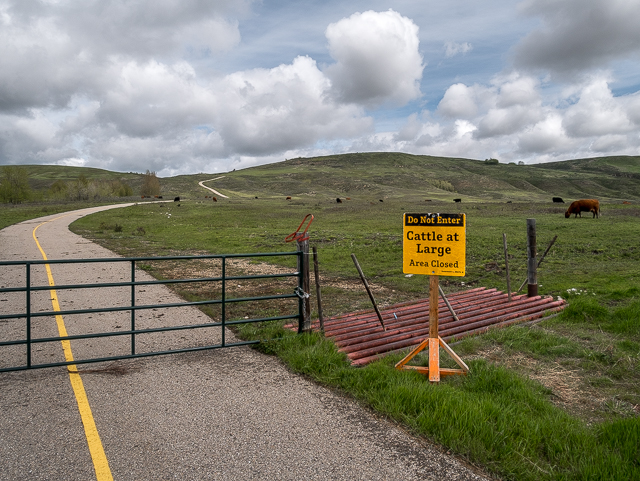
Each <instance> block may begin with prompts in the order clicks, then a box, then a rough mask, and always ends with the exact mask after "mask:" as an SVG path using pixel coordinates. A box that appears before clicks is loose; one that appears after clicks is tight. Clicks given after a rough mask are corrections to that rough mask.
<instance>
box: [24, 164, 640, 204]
mask: <svg viewBox="0 0 640 481" xmlns="http://www.w3.org/2000/svg"><path fill="white" fill-rule="evenodd" d="M26 167H27V168H28V169H29V177H30V182H31V184H32V187H33V188H34V189H38V190H40V189H46V188H48V187H49V186H50V185H51V184H53V182H55V181H56V180H60V179H61V180H72V179H75V178H77V177H78V176H79V175H80V174H83V175H84V176H85V177H87V178H91V179H93V178H98V179H109V180H111V179H122V180H124V181H126V182H128V183H129V184H130V185H131V187H132V188H133V189H134V192H136V193H137V191H138V189H139V186H140V183H141V180H140V179H141V174H134V173H116V172H110V171H107V170H101V169H93V168H83V167H64V166H35V165H32V166H26ZM219 177H221V178H219ZM211 179H217V180H215V181H211V182H208V183H207V185H209V186H210V187H213V188H215V189H216V190H219V191H220V192H223V193H225V195H228V196H229V197H231V198H232V199H242V198H254V197H261V198H265V197H281V196H291V197H293V198H294V200H295V199H296V198H306V199H313V198H318V199H320V198H337V197H342V198H344V197H350V198H352V199H354V200H356V199H359V200H370V201H379V200H384V199H393V198H400V197H403V198H409V199H414V200H427V199H431V200H434V201H437V200H440V201H451V200H453V199H454V198H460V199H462V201H463V202H507V201H512V202H527V201H534V202H550V201H551V197H556V196H557V197H562V198H564V199H565V200H567V201H569V200H574V199H577V198H591V197H596V198H599V199H601V200H604V201H609V202H618V201H619V202H622V201H625V200H626V201H633V202H638V201H640V157H602V158H593V159H580V160H567V161H563V162H553V163H546V164H536V165H516V164H493V163H490V162H486V161H479V160H472V159H461V158H446V157H431V156H423V155H410V154H403V153H387V152H379V153H356V154H343V155H331V156H325V157H313V158H297V159H290V160H286V161H284V162H279V163H275V164H269V165H263V166H258V167H252V168H248V169H243V170H238V171H233V172H227V173H221V174H195V175H182V176H176V177H170V178H162V179H161V185H162V193H163V194H164V195H165V196H168V197H170V196H178V195H179V196H183V197H185V198H202V197H204V195H206V194H208V192H207V191H205V190H203V189H202V188H201V187H200V186H198V182H200V181H209V180H211Z"/></svg>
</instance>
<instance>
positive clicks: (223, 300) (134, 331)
mask: <svg viewBox="0 0 640 481" xmlns="http://www.w3.org/2000/svg"><path fill="white" fill-rule="evenodd" d="M301 255H302V253H301V252H299V251H296V252H269V253H254V254H215V255H214V254H212V255H199V256H164V257H129V258H123V257H117V258H99V259H52V260H33V261H0V269H3V268H6V267H10V266H24V267H25V269H26V272H25V274H26V285H25V286H24V287H2V288H0V294H9V293H20V292H24V293H26V296H25V297H26V300H25V310H24V312H17V313H12V314H0V321H4V323H5V325H6V322H8V320H9V319H25V320H26V322H25V327H26V329H25V330H26V336H25V337H26V338H25V339H13V340H2V339H0V348H2V347H7V346H16V345H25V346H26V353H25V355H26V364H25V365H21V366H9V367H0V372H7V371H19V370H26V369H35V368H44V367H55V366H69V365H75V364H86V363H95V362H105V361H115V360H122V359H132V358H141V357H149V356H157V355H163V354H173V353H184V352H193V351H202V350H210V349H220V348H227V347H235V346H244V345H251V344H256V343H259V342H261V341H259V340H257V341H241V342H234V343H227V342H226V339H225V333H224V330H225V328H226V327H228V326H234V325H241V324H250V323H259V322H270V321H278V320H292V319H297V320H298V323H299V325H301V323H302V321H303V313H302V309H301V303H300V302H298V303H297V311H298V312H297V313H296V314H287V315H282V316H275V317H262V318H253V319H247V318H245V319H241V320H227V318H226V305H227V304H234V303H240V302H255V301H258V302H259V301H269V300H277V299H283V300H284V299H297V300H298V301H300V294H299V289H300V286H301V285H302V273H301V271H300V269H297V270H295V271H294V272H288V273H280V274H263V275H235V276H226V261H227V259H238V258H253V257H285V256H289V257H296V258H298V259H299V258H300V256H301ZM209 259H219V260H220V261H221V272H222V275H221V276H218V277H199V278H189V279H162V280H142V281H140V280H136V279H135V273H136V263H140V262H162V261H184V260H197V261H200V260H209ZM123 262H124V263H130V264H131V280H130V281H123V282H105V283H91V284H61V285H47V286H44V285H42V286H32V285H31V274H32V269H31V268H32V266H40V265H55V264H93V263H123ZM299 264H300V262H299V260H298V265H299ZM290 277H296V278H297V286H296V287H295V289H293V292H292V293H290V294H279V295H268V296H251V297H234V298H227V297H226V291H227V287H226V284H227V282H229V281H241V280H256V279H258V280H259V279H284V278H290ZM205 282H209V283H211V282H216V283H221V287H220V291H221V293H220V298H218V299H208V300H204V301H187V302H172V303H165V304H144V305H136V303H135V297H136V291H135V289H136V287H140V286H153V285H168V284H188V283H191V284H193V283H205ZM113 287H127V288H129V289H130V304H129V305H127V306H115V307H105V308H91V309H75V310H52V311H38V312H32V306H31V293H33V292H40V291H51V290H55V291H65V290H72V289H101V288H113ZM208 305H211V306H213V305H219V306H221V321H220V322H208V323H204V324H190V325H180V326H168V327H153V328H145V329H138V328H136V327H135V321H136V319H135V314H136V312H138V311H144V310H149V309H158V308H162V309H167V308H179V307H189V306H191V307H198V306H208ZM122 311H129V312H130V313H131V327H130V328H129V329H128V330H118V331H109V332H98V333H91V334H74V335H66V336H54V337H40V338H32V332H31V331H32V327H31V320H32V319H33V318H38V317H53V316H69V315H81V314H93V313H107V312H122ZM203 328H220V329H221V331H222V336H221V339H222V341H221V343H220V344H213V345H208V346H197V347H186V348H178V349H171V350H164V351H153V352H142V353H138V352H135V337H136V336H137V335H140V334H150V333H161V332H168V331H184V330H195V329H203ZM118 336H131V350H130V354H123V355H118V356H107V357H98V358H90V359H74V360H73V361H65V362H51V363H40V364H33V363H32V362H31V357H32V346H33V345H35V344H42V343H50V342H63V341H73V340H79V339H91V338H107V337H118ZM1 352H2V351H0V360H1V359H2V354H1Z"/></svg>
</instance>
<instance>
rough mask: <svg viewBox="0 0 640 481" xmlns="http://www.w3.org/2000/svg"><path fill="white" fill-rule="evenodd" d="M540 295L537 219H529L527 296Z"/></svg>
mask: <svg viewBox="0 0 640 481" xmlns="http://www.w3.org/2000/svg"><path fill="white" fill-rule="evenodd" d="M537 295H538V263H537V262H536V220H535V219H527V297H534V296H537Z"/></svg>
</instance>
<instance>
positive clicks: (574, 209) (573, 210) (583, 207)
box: [564, 199, 600, 219]
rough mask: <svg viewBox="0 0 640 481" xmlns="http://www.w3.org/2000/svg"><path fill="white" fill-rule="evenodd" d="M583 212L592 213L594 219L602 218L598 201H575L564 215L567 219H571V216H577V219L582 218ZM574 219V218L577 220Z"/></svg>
mask: <svg viewBox="0 0 640 481" xmlns="http://www.w3.org/2000/svg"><path fill="white" fill-rule="evenodd" d="M582 212H592V213H593V218H594V219H595V218H596V217H599V216H600V202H598V201H597V200H596V199H581V200H574V201H573V202H571V205H570V206H569V208H568V209H567V211H566V212H565V213H564V216H565V218H566V219H568V218H569V217H571V214H575V217H578V216H580V217H582ZM575 217H574V218H575Z"/></svg>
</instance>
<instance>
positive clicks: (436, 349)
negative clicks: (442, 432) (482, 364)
mask: <svg viewBox="0 0 640 481" xmlns="http://www.w3.org/2000/svg"><path fill="white" fill-rule="evenodd" d="M402 245H403V246H402V259H403V260H402V270H403V272H404V273H405V274H427V275H430V276H431V277H430V279H429V338H428V339H425V340H424V341H422V342H421V343H420V344H419V345H418V346H417V347H416V348H415V349H414V350H413V351H411V352H410V353H409V354H408V355H407V356H406V357H405V358H404V359H403V360H402V361H400V362H399V363H397V364H396V369H413V370H415V371H418V372H420V373H422V374H428V375H429V381H431V382H439V381H440V376H449V375H453V374H463V375H464V374H467V373H468V372H469V368H468V367H467V365H466V364H465V363H464V362H462V359H460V358H459V357H458V356H457V355H456V353H455V352H453V350H452V349H451V348H450V347H449V346H447V344H446V343H445V342H444V341H443V340H442V338H441V337H440V336H439V335H438V297H439V290H440V289H439V275H440V274H442V275H445V276H464V274H465V258H466V254H465V250H466V216H465V215H464V214H442V213H436V214H433V213H430V214H415V213H413V214H404V218H403V241H402ZM443 295H444V294H443ZM426 347H428V348H429V367H428V368H426V367H422V366H409V365H408V364H407V363H408V362H409V361H410V360H411V359H413V358H414V357H415V356H416V354H418V353H419V352H420V351H422V350H423V349H424V348H426ZM441 347H442V349H444V351H445V352H446V353H447V354H449V356H451V358H452V359H453V360H454V361H455V362H456V363H457V364H458V366H460V367H461V369H444V368H440V348H441Z"/></svg>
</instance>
